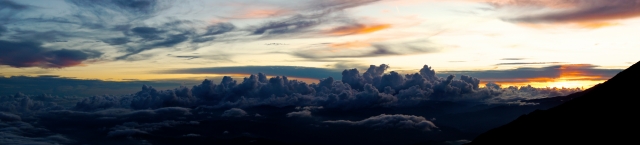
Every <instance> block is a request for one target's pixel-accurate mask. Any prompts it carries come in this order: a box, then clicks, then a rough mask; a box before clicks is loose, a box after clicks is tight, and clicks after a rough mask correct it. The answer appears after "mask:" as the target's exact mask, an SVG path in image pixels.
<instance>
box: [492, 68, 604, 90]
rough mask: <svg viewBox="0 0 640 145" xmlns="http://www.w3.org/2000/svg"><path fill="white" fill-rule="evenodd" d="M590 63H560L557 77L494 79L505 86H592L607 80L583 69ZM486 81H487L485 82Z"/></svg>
mask: <svg viewBox="0 0 640 145" xmlns="http://www.w3.org/2000/svg"><path fill="white" fill-rule="evenodd" d="M589 67H591V65H589V64H567V65H560V67H559V68H558V70H559V74H558V76H557V77H538V78H523V79H505V80H493V81H492V82H495V83H497V84H502V85H504V86H526V85H531V86H533V87H558V88H561V87H567V88H575V87H587V88H588V87H592V86H594V85H596V84H598V83H602V82H604V81H606V80H607V79H608V78H605V77H604V76H602V75H598V74H589V73H588V72H585V71H584V70H583V69H585V68H589ZM483 83H486V82H483Z"/></svg>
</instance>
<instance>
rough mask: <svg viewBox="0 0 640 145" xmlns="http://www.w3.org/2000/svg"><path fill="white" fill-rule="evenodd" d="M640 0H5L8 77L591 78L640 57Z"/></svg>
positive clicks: (512, 81) (1, 71) (564, 81)
mask: <svg viewBox="0 0 640 145" xmlns="http://www.w3.org/2000/svg"><path fill="white" fill-rule="evenodd" d="M639 7H640V1H639V0H447V1H443V0H322V1H320V0H296V1H285V0H237V1H226V0H190V1H178V0H133V1H129V0H111V1H84V0H28V1H12V0H0V76H5V77H10V76H59V77H65V78H75V79H99V80H105V81H131V80H145V81H149V80H199V81H201V80H203V79H205V78H209V79H220V78H222V76H232V77H238V78H242V77H246V76H248V75H250V74H257V73H258V72H263V73H265V74H266V75H268V76H289V77H291V78H294V79H299V80H302V81H306V82H318V80H319V79H322V78H326V77H329V76H332V77H334V78H339V77H340V76H341V72H342V71H343V70H345V69H351V68H358V69H359V70H366V69H367V68H369V66H370V65H380V64H387V65H389V66H390V67H389V69H388V71H396V72H400V73H413V72H416V71H418V70H420V69H421V68H423V66H424V65H428V66H430V67H432V68H433V69H434V70H436V71H437V72H438V74H440V75H445V76H444V77H446V75H449V74H463V75H470V76H473V77H476V78H479V79H480V80H481V81H482V84H484V83H486V82H497V83H498V84H503V85H518V86H519V85H527V84H530V85H532V86H535V87H546V86H549V87H590V86H593V85H595V84H597V83H601V82H603V81H605V80H607V79H609V78H611V77H613V76H614V75H615V74H617V73H618V72H620V71H621V70H622V69H625V68H627V67H628V66H630V65H631V64H633V63H635V62H637V61H638V59H637V54H640V49H637V47H640V41H637V40H636V39H634V37H632V36H633V34H638V33H640V28H639V27H634V26H638V25H640V19H638V16H640V9H639Z"/></svg>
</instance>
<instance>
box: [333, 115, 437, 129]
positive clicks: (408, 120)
mask: <svg viewBox="0 0 640 145" xmlns="http://www.w3.org/2000/svg"><path fill="white" fill-rule="evenodd" d="M324 123H329V124H343V125H352V126H364V127H371V128H375V129H381V130H386V129H415V130H422V131H433V130H436V129H438V127H437V126H436V125H434V124H433V122H431V121H429V120H427V119H425V118H424V117H420V116H414V115H402V114H395V115H387V114H382V115H378V116H373V117H369V118H367V119H364V120H360V121H349V120H336V121H324Z"/></svg>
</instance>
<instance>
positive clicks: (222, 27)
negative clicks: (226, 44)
mask: <svg viewBox="0 0 640 145" xmlns="http://www.w3.org/2000/svg"><path fill="white" fill-rule="evenodd" d="M234 29H236V26H235V25H233V24H231V23H217V24H215V25H211V26H207V29H206V32H205V33H204V34H202V35H203V36H211V35H219V34H224V33H227V32H231V31H232V30H234Z"/></svg>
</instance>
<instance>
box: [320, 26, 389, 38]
mask: <svg viewBox="0 0 640 145" xmlns="http://www.w3.org/2000/svg"><path fill="white" fill-rule="evenodd" d="M389 27H391V25H390V24H373V25H363V24H353V25H349V26H342V27H337V28H334V29H331V30H329V31H327V32H326V33H327V34H328V35H332V36H343V35H357V34H367V33H373V32H376V31H380V30H384V29H387V28H389Z"/></svg>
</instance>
